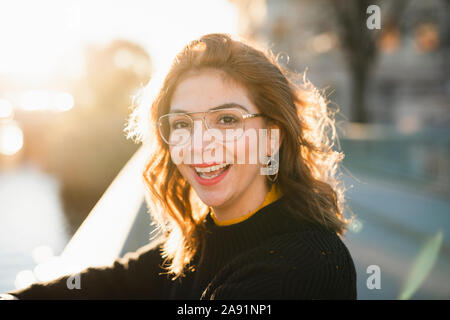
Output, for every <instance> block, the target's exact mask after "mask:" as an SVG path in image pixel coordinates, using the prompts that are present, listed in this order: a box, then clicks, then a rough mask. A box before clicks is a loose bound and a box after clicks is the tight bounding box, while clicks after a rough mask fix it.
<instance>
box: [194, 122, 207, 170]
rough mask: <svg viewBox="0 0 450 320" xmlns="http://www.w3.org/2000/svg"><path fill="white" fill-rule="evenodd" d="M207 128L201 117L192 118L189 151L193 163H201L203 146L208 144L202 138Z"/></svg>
mask: <svg viewBox="0 0 450 320" xmlns="http://www.w3.org/2000/svg"><path fill="white" fill-rule="evenodd" d="M206 130H207V128H206V126H205V123H204V121H203V120H202V119H195V120H194V127H193V128H192V133H191V134H192V137H191V143H190V149H191V152H193V154H194V163H202V157H203V150H204V148H205V146H206V145H207V144H208V142H207V141H205V140H204V133H205V132H206Z"/></svg>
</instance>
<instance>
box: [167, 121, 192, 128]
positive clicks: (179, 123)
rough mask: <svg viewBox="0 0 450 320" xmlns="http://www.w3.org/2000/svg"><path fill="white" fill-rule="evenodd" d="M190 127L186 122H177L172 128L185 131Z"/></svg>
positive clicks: (172, 124) (173, 123)
mask: <svg viewBox="0 0 450 320" xmlns="http://www.w3.org/2000/svg"><path fill="white" fill-rule="evenodd" d="M188 127H189V122H187V121H185V120H177V121H174V122H172V123H171V125H170V128H171V129H172V130H177V129H184V128H188Z"/></svg>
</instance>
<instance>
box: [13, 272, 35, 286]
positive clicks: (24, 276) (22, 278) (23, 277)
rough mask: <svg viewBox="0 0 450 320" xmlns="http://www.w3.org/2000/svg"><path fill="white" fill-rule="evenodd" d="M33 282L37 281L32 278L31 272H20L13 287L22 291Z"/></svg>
mask: <svg viewBox="0 0 450 320" xmlns="http://www.w3.org/2000/svg"><path fill="white" fill-rule="evenodd" d="M35 282H37V279H36V277H35V276H34V273H33V271H31V270H22V271H20V272H19V273H18V274H17V276H16V280H15V282H14V285H15V287H16V289H23V288H26V287H28V286H29V285H31V284H33V283H35Z"/></svg>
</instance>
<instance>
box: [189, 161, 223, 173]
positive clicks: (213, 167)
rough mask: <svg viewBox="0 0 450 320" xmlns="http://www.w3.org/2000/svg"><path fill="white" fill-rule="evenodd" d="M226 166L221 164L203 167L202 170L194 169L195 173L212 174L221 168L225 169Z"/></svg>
mask: <svg viewBox="0 0 450 320" xmlns="http://www.w3.org/2000/svg"><path fill="white" fill-rule="evenodd" d="M227 165H228V164H227V163H222V164H218V165H215V166H210V167H204V168H199V167H194V168H195V171H197V172H198V173H206V172H214V171H217V170H220V169H222V168H225V167H226V166H227Z"/></svg>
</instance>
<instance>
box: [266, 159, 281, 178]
mask: <svg viewBox="0 0 450 320" xmlns="http://www.w3.org/2000/svg"><path fill="white" fill-rule="evenodd" d="M267 157H268V158H269V161H267V164H266V166H267V167H275V168H276V170H277V172H276V173H275V176H274V177H271V176H270V175H267V179H268V180H269V181H270V182H272V183H275V181H277V179H278V171H279V168H278V161H277V160H275V158H273V157H271V156H267Z"/></svg>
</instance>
